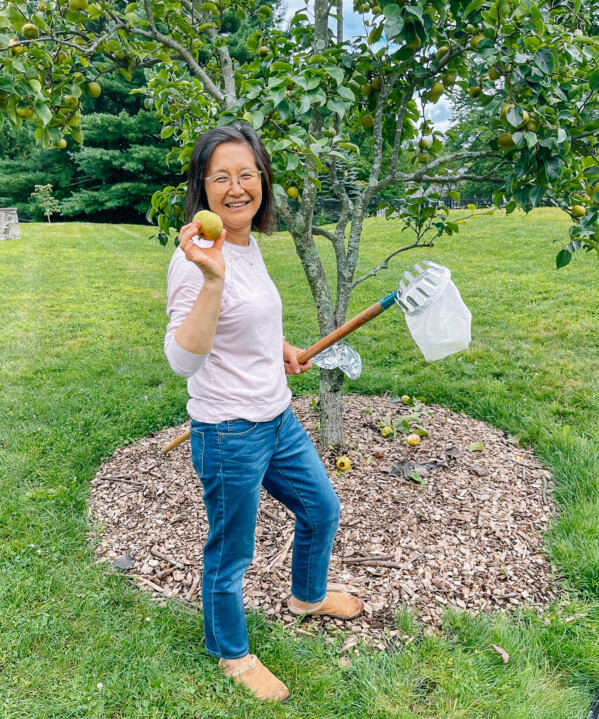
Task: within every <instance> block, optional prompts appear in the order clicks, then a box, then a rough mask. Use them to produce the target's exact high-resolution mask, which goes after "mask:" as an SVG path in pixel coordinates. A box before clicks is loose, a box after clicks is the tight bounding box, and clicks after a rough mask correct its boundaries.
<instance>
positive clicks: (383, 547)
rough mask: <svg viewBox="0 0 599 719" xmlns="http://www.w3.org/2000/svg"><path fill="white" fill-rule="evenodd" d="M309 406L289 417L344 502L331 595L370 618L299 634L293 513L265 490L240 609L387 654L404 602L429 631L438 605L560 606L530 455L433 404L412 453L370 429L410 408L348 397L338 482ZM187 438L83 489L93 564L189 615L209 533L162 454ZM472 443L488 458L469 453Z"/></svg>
mask: <svg viewBox="0 0 599 719" xmlns="http://www.w3.org/2000/svg"><path fill="white" fill-rule="evenodd" d="M311 399H312V398H310V397H294V398H293V400H292V403H291V408H292V409H293V411H294V412H295V414H296V416H297V417H298V419H299V420H300V422H301V423H302V425H303V426H304V427H305V429H306V430H307V431H308V433H309V434H310V436H311V438H312V440H313V441H314V443H315V445H316V447H317V449H318V451H319V453H320V456H321V457H322V460H323V463H324V466H325V467H326V469H327V472H328V473H329V476H330V478H331V481H332V483H333V486H334V487H335V490H336V491H337V494H338V496H339V499H340V501H341V525H340V528H339V531H338V533H337V536H336V540H335V545H334V548H333V557H332V561H331V567H330V572H329V588H330V589H331V590H332V591H344V590H345V591H350V592H354V593H356V594H357V595H359V596H360V597H362V598H363V599H364V601H365V602H366V611H365V613H364V615H363V616H362V617H361V618H360V619H358V620H356V621H354V622H352V623H351V624H345V623H343V622H340V621H338V620H331V619H324V618H320V619H309V620H308V619H307V620H306V621H304V623H303V624H301V626H296V624H297V622H296V621H295V618H294V617H293V616H292V615H291V614H289V613H288V612H287V610H286V600H287V598H288V597H289V585H290V569H291V552H290V548H291V544H292V542H293V515H292V514H291V513H290V512H289V511H288V510H287V509H285V508H284V507H283V506H282V505H281V504H279V503H278V502H277V501H276V500H274V499H272V498H271V497H270V496H269V495H267V494H266V492H263V499H262V503H261V507H260V512H259V516H258V527H257V531H256V552H255V557H254V561H253V563H252V566H251V567H250V569H249V570H248V572H247V574H246V577H245V579H244V596H245V601H246V605H247V606H248V607H260V608H261V609H262V610H263V611H265V612H266V613H267V614H268V615H272V616H273V617H281V618H282V619H283V621H285V622H287V623H288V624H289V625H290V626H289V628H290V631H292V632H301V633H308V634H311V633H316V632H318V631H320V630H321V629H323V628H324V629H326V630H327V631H331V630H336V629H341V628H343V629H344V630H349V631H351V633H352V634H353V635H354V636H357V637H360V638H362V639H364V640H365V641H367V642H368V643H370V644H374V645H375V646H379V647H383V646H384V645H385V641H386V640H388V639H389V638H390V637H391V638H393V637H399V638H401V637H400V635H401V632H400V630H399V629H398V628H397V625H396V624H395V623H394V615H395V613H396V612H397V611H398V609H399V608H400V607H401V605H402V604H405V605H409V606H411V607H412V608H413V609H414V611H415V612H416V614H417V615H418V618H419V620H420V621H421V622H423V623H425V624H427V625H428V626H429V627H431V630H436V629H438V628H439V627H440V623H441V616H442V612H443V609H444V607H448V606H457V607H459V608H461V609H467V610H470V611H473V612H483V611H484V612H489V611H494V610H498V609H502V610H513V609H515V608H516V607H519V606H521V605H535V606H537V607H541V606H542V605H544V604H545V603H547V602H548V601H550V600H551V599H554V598H556V597H557V596H558V594H559V587H558V584H557V580H556V570H555V569H554V568H553V567H552V566H551V564H550V562H549V560H548V558H547V556H546V554H545V552H544V551H543V532H544V531H545V529H546V528H547V523H548V521H549V520H550V519H551V518H552V517H553V516H554V514H555V508H554V506H553V504H552V502H551V500H550V491H551V490H550V487H548V482H549V480H550V476H551V475H550V473H549V471H548V470H547V469H546V468H544V467H543V466H542V464H541V463H540V462H539V460H538V459H536V458H535V457H534V455H533V454H532V452H530V451H528V450H525V449H523V448H522V447H520V446H519V445H518V444H515V443H513V440H511V441H508V439H509V438H508V437H507V436H506V435H505V434H504V433H503V432H501V431H499V430H497V429H496V428H494V427H491V426H489V425H488V424H485V423H484V422H480V421H478V420H474V419H471V418H469V417H467V416H465V415H463V414H456V413H454V412H451V411H449V410H447V409H445V408H443V407H439V406H435V405H431V406H428V407H426V408H424V409H426V410H429V411H430V415H422V416H421V417H420V420H419V421H418V426H419V427H421V428H422V429H424V430H426V431H428V433H429V434H428V436H424V437H423V438H422V440H421V442H420V444H419V445H418V446H416V447H411V446H408V445H407V444H406V442H405V435H402V434H398V435H397V436H396V437H395V438H394V439H383V437H382V436H381V433H380V430H379V427H378V423H379V422H380V421H382V420H383V418H384V417H385V415H387V414H389V413H391V415H392V418H394V419H396V418H397V419H401V417H402V416H408V415H410V414H411V413H412V412H413V408H411V407H409V406H406V405H403V404H400V403H394V402H392V401H391V399H390V398H388V397H366V396H359V395H348V396H346V397H345V400H344V437H345V440H346V442H348V443H349V448H348V449H347V451H346V454H347V456H349V458H350V459H351V462H352V467H351V469H350V470H349V471H347V472H341V471H339V470H337V469H336V465H335V463H336V460H337V459H338V456H339V453H336V452H334V451H332V450H330V449H328V448H326V447H323V446H322V445H321V444H320V443H319V442H318V440H317V431H316V422H317V419H318V415H317V413H316V412H315V411H314V409H313V408H312V407H311ZM185 429H187V424H185V425H181V426H179V427H174V428H171V429H168V430H165V431H163V432H160V433H159V434H157V435H155V436H153V437H147V438H145V439H143V440H141V441H140V442H137V443H136V444H133V445H129V446H127V447H122V448H121V449H119V450H117V451H116V452H115V453H114V455H113V456H112V457H111V458H110V459H109V460H108V461H107V462H106V463H104V464H103V465H102V466H101V467H100V470H99V472H98V474H97V476H96V477H95V478H94V480H93V490H92V498H91V504H90V508H89V516H90V518H91V521H92V527H93V530H92V532H91V533H90V536H91V538H94V539H97V540H98V542H97V553H98V556H99V560H100V561H110V562H114V561H115V560H118V561H117V566H118V565H119V564H121V563H122V565H123V567H124V568H125V569H126V571H128V572H129V574H130V576H132V577H134V578H135V581H137V582H138V583H139V585H140V586H141V587H143V588H145V589H147V590H148V591H151V592H153V593H155V594H156V595H157V596H159V597H161V598H166V597H171V598H175V599H176V600H177V601H179V602H182V603H184V604H185V605H187V606H188V607H190V608H191V607H193V606H198V607H199V605H200V603H201V576H202V546H203V544H204V542H205V540H206V535H207V530H208V527H207V521H206V514H205V510H204V505H203V503H202V486H201V483H200V481H199V479H198V478H197V476H196V474H195V472H194V470H193V467H192V463H191V451H190V445H189V442H185V443H184V444H182V445H180V446H179V447H178V448H176V449H174V450H173V451H172V452H170V453H168V454H166V455H162V454H161V452H160V449H161V448H162V447H163V446H164V445H165V444H166V443H167V442H169V441H170V440H171V439H173V438H174V437H176V436H177V435H179V434H181V433H182V432H183V431H184V430H185ZM475 442H482V443H483V444H484V450H482V451H474V450H472V451H471V449H470V446H471V444H472V443H475ZM414 472H417V474H413V473H414ZM410 474H412V477H410ZM414 480H416V481H414ZM421 482H422V483H421ZM124 555H129V559H127V558H126V556H124ZM119 558H120V559H119Z"/></svg>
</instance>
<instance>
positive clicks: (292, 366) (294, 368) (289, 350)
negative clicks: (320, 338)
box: [283, 340, 312, 374]
mask: <svg viewBox="0 0 599 719" xmlns="http://www.w3.org/2000/svg"><path fill="white" fill-rule="evenodd" d="M303 351H304V350H303V349H302V348H301V347H294V346H293V345H290V344H289V342H287V340H283V361H284V362H285V374H301V373H302V372H305V371H306V370H308V369H311V368H312V360H308V361H307V362H304V364H300V363H299V362H298V361H297V356H298V355H299V354H301V353H302V352H303Z"/></svg>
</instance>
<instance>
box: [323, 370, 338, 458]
mask: <svg viewBox="0 0 599 719" xmlns="http://www.w3.org/2000/svg"><path fill="white" fill-rule="evenodd" d="M343 377H344V374H343V372H342V371H341V370H340V369H332V370H329V369H321V370H320V405H319V406H320V441H321V442H322V443H323V444H324V445H325V446H326V447H335V448H339V447H341V445H342V444H343Z"/></svg>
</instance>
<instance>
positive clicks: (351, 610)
mask: <svg viewBox="0 0 599 719" xmlns="http://www.w3.org/2000/svg"><path fill="white" fill-rule="evenodd" d="M293 601H294V597H293V596H292V597H291V599H290V600H289V602H288V604H287V606H288V607H289V611H290V612H291V613H292V614H295V615H296V616H303V615H306V616H310V617H316V616H321V615H326V616H327V617H333V618H334V619H355V618H356V617H359V616H360V614H362V612H363V611H364V602H363V601H362V600H361V599H360V598H359V597H354V596H352V595H351V594H345V593H343V592H329V593H328V594H327V596H326V597H325V598H324V599H323V600H322V602H321V603H320V604H318V605H317V606H316V607H314V608H313V609H310V610H306V609H300V608H299V607H298V606H297V605H295V606H294V605H293Z"/></svg>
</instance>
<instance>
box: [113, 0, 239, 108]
mask: <svg viewBox="0 0 599 719" xmlns="http://www.w3.org/2000/svg"><path fill="white" fill-rule="evenodd" d="M144 6H145V9H146V15H147V17H148V22H149V24H150V28H151V29H150V30H142V29H141V28H138V27H127V31H128V32H131V33H132V34H137V35H141V36H142V37H149V38H151V39H153V40H156V41H157V42H159V43H160V44H161V45H164V46H165V47H169V48H170V49H171V50H174V51H175V52H176V53H177V54H178V55H179V56H180V57H181V58H183V60H185V62H186V64H187V67H188V68H189V69H190V70H191V72H193V74H194V75H195V76H196V77H198V78H199V79H200V81H201V82H202V85H203V86H204V89H205V90H206V92H208V93H209V94H210V95H212V97H213V98H214V99H215V100H216V101H217V102H218V103H219V105H220V106H221V107H224V108H226V107H228V105H227V98H226V97H225V95H223V93H222V92H221V91H220V90H219V89H218V87H216V85H215V84H214V83H213V82H212V80H211V79H210V78H209V77H208V75H207V74H206V72H205V71H204V70H203V69H202V68H201V67H200V66H199V65H198V63H197V62H196V61H195V60H194V58H193V55H192V54H191V53H190V52H189V51H188V50H187V49H186V48H184V47H183V45H181V44H180V43H178V42H177V41H176V40H173V39H172V38H170V37H168V35H163V34H162V33H161V32H160V31H159V30H158V28H157V27H156V24H155V22H154V14H153V12H152V3H151V0H144Z"/></svg>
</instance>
